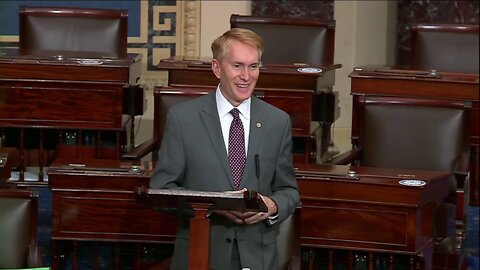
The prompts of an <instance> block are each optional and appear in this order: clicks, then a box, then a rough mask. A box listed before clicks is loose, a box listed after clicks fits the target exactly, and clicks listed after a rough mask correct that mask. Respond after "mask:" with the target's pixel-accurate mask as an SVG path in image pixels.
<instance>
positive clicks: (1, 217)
mask: <svg viewBox="0 0 480 270" xmlns="http://www.w3.org/2000/svg"><path fill="white" fill-rule="evenodd" d="M37 201H38V194H36V193H35V192H33V191H30V190H19V189H12V188H2V189H0V239H1V241H0V269H16V268H25V267H41V266H44V265H43V260H42V257H41V254H40V252H39V248H38V246H37V212H38V209H37V205H38V203H37Z"/></svg>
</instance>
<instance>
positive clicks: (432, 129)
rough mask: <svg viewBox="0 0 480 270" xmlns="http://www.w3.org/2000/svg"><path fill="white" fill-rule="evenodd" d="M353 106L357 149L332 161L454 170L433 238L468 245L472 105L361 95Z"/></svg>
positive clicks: (371, 165) (353, 133)
mask: <svg viewBox="0 0 480 270" xmlns="http://www.w3.org/2000/svg"><path fill="white" fill-rule="evenodd" d="M353 108H354V112H353V115H352V137H351V139H352V146H353V148H352V150H350V151H348V152H346V153H343V154H340V155H338V156H336V157H334V158H332V159H330V160H328V161H327V162H326V163H327V164H337V165H346V164H353V165H361V166H370V167H387V168H404V169H424V170H443V171H450V172H452V177H451V179H450V182H449V184H450V195H449V197H448V198H447V200H446V202H445V204H444V205H443V207H442V208H440V209H438V210H439V211H438V213H437V214H438V216H439V217H442V218H439V219H438V220H437V221H436V226H435V227H436V233H435V234H434V235H433V237H435V238H437V239H439V240H441V239H443V238H445V237H449V236H451V237H453V238H455V236H457V237H458V238H459V239H460V243H462V242H463V239H464V238H465V233H466V224H467V223H466V222H467V212H468V211H467V207H468V198H469V166H470V160H471V152H470V104H468V103H463V102H457V101H448V100H443V101H442V100H433V101H432V100H422V99H415V98H400V97H393V96H390V97H375V96H355V97H354V101H353ZM442 209H443V210H442ZM440 210H442V211H440ZM445 216H446V217H445Z"/></svg>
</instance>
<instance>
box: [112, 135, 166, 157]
mask: <svg viewBox="0 0 480 270" xmlns="http://www.w3.org/2000/svg"><path fill="white" fill-rule="evenodd" d="M158 147H159V145H158V140H157V139H150V140H148V141H145V142H143V143H142V144H140V145H139V146H137V147H135V148H134V149H132V150H131V151H128V152H126V153H124V154H122V156H121V159H122V160H140V159H142V158H143V157H145V156H146V155H148V154H150V153H152V152H153V151H155V150H156V149H158Z"/></svg>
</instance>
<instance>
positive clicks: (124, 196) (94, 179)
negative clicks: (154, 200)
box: [48, 159, 176, 243]
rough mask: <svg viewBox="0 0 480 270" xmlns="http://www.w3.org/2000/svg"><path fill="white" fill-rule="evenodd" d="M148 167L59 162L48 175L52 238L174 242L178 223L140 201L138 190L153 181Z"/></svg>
mask: <svg viewBox="0 0 480 270" xmlns="http://www.w3.org/2000/svg"><path fill="white" fill-rule="evenodd" d="M69 165H70V166H69ZM82 165H84V166H82ZM146 166H147V167H145V165H142V164H138V163H131V162H121V161H118V160H99V159H96V160H74V159H68V160H64V159H58V160H56V161H55V162H54V163H53V164H52V166H51V167H50V169H49V173H48V177H49V178H48V183H49V187H50V190H51V191H52V194H53V209H52V239H53V240H62V239H71V240H73V239H77V240H79V239H82V240H96V239H104V240H111V241H148V242H150V241H154V242H168V243H172V242H173V240H174V235H175V228H176V221H175V219H174V218H172V217H171V216H169V215H166V214H162V213H159V212H157V211H154V210H153V209H151V208H150V207H148V206H146V205H143V204H141V203H139V202H137V200H136V195H135V194H134V190H135V188H136V187H137V186H139V185H144V186H148V185H149V182H150V177H151V170H152V168H151V167H148V165H146ZM137 170H138V171H137ZM72 209H75V211H73V212H72V211H71V210H72Z"/></svg>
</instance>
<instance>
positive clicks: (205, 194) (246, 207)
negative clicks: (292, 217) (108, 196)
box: [135, 187, 268, 212]
mask: <svg viewBox="0 0 480 270" xmlns="http://www.w3.org/2000/svg"><path fill="white" fill-rule="evenodd" d="M135 193H136V195H137V200H138V201H139V202H142V203H144V204H146V205H150V206H151V207H153V208H176V209H189V208H191V204H192V203H195V204H206V205H209V210H230V211H238V212H267V211H268V208H267V206H266V205H265V202H264V201H263V200H262V198H261V197H260V195H259V194H258V193H257V192H255V191H245V192H244V193H228V192H213V191H194V190H183V189H182V190H179V189H153V188H146V187H138V188H137V189H136V190H135Z"/></svg>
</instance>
